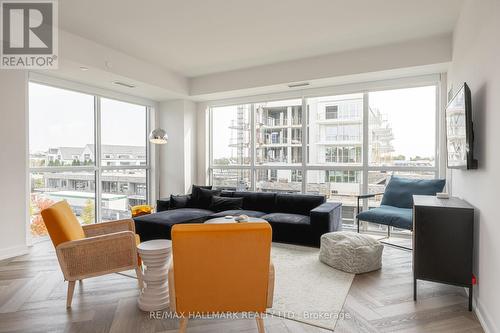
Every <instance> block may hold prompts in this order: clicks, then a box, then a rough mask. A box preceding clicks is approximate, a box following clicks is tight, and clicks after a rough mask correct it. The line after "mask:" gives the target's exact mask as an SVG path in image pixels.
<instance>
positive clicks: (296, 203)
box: [275, 193, 325, 215]
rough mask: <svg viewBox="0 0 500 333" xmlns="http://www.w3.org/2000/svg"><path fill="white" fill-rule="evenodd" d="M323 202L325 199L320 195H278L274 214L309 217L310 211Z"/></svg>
mask: <svg viewBox="0 0 500 333" xmlns="http://www.w3.org/2000/svg"><path fill="white" fill-rule="evenodd" d="M324 202H325V197H324V196H322V195H307V194H284V193H278V194H277V195H276V210H275V212H280V213H291V214H300V215H309V213H310V212H311V210H313V209H314V208H316V207H318V206H319V205H321V204H322V203H324Z"/></svg>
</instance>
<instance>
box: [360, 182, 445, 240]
mask: <svg viewBox="0 0 500 333" xmlns="http://www.w3.org/2000/svg"><path fill="white" fill-rule="evenodd" d="M445 183H446V180H445V179H409V178H401V177H396V176H392V177H391V179H390V181H389V183H388V184H387V186H386V188H385V192H384V193H374V194H366V195H360V196H358V214H357V215H356V220H357V224H358V233H359V221H366V222H371V223H376V224H383V225H387V227H388V228H387V234H388V236H390V227H396V228H400V229H406V230H413V195H436V193H438V192H442V191H443V188H444V185H445ZM380 194H383V197H382V202H381V203H380V207H377V208H372V209H369V210H366V211H362V212H360V200H361V199H367V198H372V197H375V196H377V195H380ZM391 245H394V244H391ZM398 247H402V246H398ZM403 248H405V249H408V248H407V247H403Z"/></svg>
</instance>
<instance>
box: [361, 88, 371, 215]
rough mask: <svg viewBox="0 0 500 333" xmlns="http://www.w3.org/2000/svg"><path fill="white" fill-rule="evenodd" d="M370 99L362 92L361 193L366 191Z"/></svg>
mask: <svg viewBox="0 0 500 333" xmlns="http://www.w3.org/2000/svg"><path fill="white" fill-rule="evenodd" d="M369 120H370V100H369V93H368V92H364V93H363V153H362V159H363V174H362V177H363V182H362V185H361V186H362V188H361V193H362V194H365V193H368V159H369V156H368V154H369V147H368V145H369V131H370V129H369V123H370V121H369ZM366 206H367V202H366V200H365V201H364V202H363V209H366V208H367V207H366Z"/></svg>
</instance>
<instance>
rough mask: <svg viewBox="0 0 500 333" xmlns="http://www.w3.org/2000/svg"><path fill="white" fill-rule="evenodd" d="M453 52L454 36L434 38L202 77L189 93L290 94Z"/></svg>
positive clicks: (447, 56)
mask: <svg viewBox="0 0 500 333" xmlns="http://www.w3.org/2000/svg"><path fill="white" fill-rule="evenodd" d="M451 52H452V38H451V36H450V35H441V36H433V37H429V38H425V39H417V40H410V41H405V42H401V43H395V44H389V45H382V46H376V47H370V48H364V49H357V50H351V51H346V52H340V53H333V54H328V55H323V56H318V57H312V58H305V59H299V60H293V61H285V62H280V63H276V64H270V65H264V66H258V67H251V68H245V69H239V70H234V71H228V72H222V73H214V74H209V75H204V76H198V77H194V78H191V79H190V82H189V85H190V89H189V93H190V96H192V97H196V96H198V97H200V96H203V95H210V94H214V93H217V92H226V91H235V90H242V91H243V92H242V94H243V93H244V90H245V89H250V88H255V87H266V86H268V87H271V86H273V85H281V87H282V88H281V89H285V90H288V87H287V86H286V84H287V83H290V82H300V81H311V80H320V79H325V78H332V77H341V76H348V75H355V74H366V73H371V72H380V71H394V70H397V69H401V68H411V67H418V66H425V65H431V64H440V63H448V62H449V61H450V59H451ZM434 73H435V71H434ZM414 75H418V74H414ZM335 84H338V83H335ZM262 93H265V92H264V91H260V92H259V94H262Z"/></svg>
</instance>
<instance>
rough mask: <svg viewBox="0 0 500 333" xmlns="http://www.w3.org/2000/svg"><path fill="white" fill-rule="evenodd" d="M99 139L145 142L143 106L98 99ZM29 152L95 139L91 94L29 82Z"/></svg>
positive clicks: (133, 142) (73, 145)
mask: <svg viewBox="0 0 500 333" xmlns="http://www.w3.org/2000/svg"><path fill="white" fill-rule="evenodd" d="M101 119H102V120H101V128H102V130H101V142H102V144H110V145H131V146H145V144H146V139H147V133H146V108H145V107H144V106H139V105H135V104H130V103H124V102H120V101H115V100H111V99H105V98H102V99H101ZM29 125H30V126H29V133H30V138H29V139H30V140H29V142H30V152H39V151H46V150H47V149H48V148H50V147H84V146H85V145H86V144H89V143H90V144H93V143H94V97H93V96H92V95H86V94H82V93H78V92H73V91H69V90H63V89H59V88H54V87H49V86H45V85H40V84H36V83H30V85H29Z"/></svg>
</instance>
